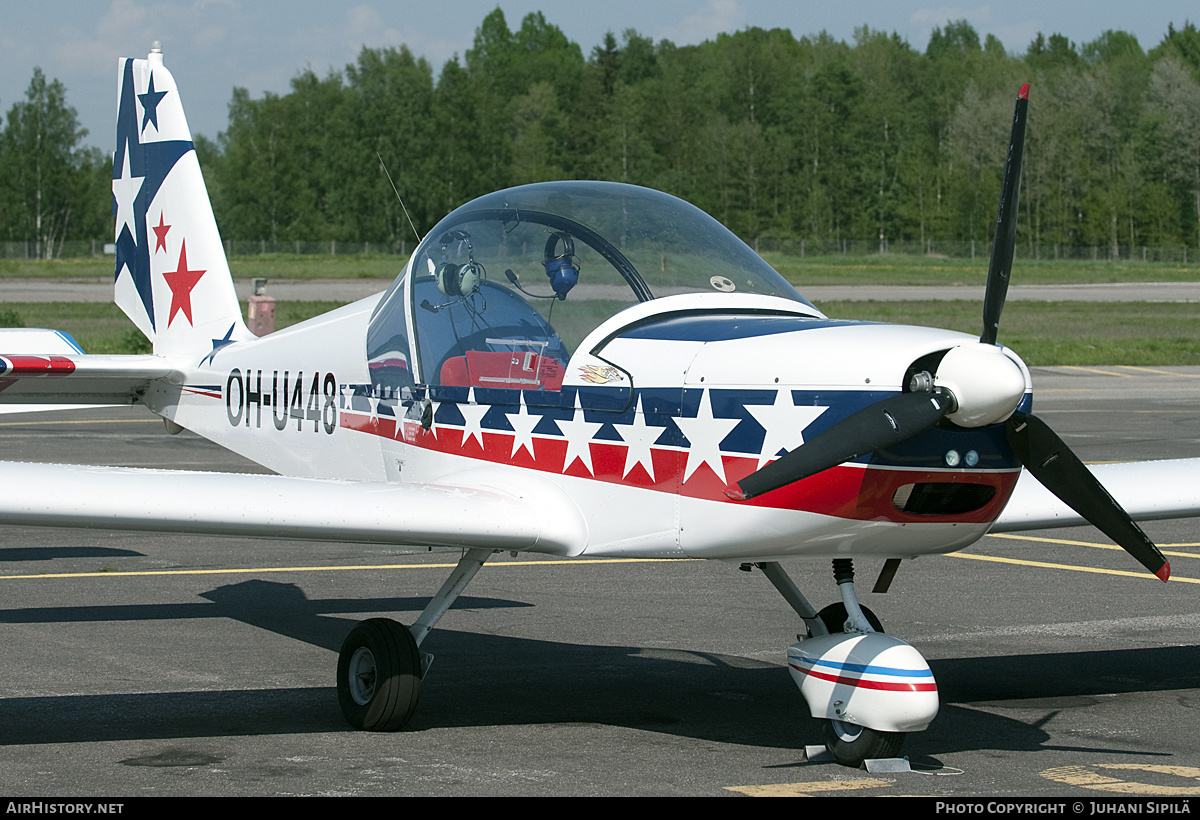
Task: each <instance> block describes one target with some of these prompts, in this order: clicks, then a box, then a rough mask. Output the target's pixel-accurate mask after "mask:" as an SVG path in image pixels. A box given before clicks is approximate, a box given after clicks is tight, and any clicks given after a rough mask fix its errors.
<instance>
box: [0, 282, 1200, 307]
mask: <svg viewBox="0 0 1200 820" xmlns="http://www.w3.org/2000/svg"><path fill="white" fill-rule="evenodd" d="M390 284H391V280H390V279H309V280H282V279H281V280H277V281H275V280H270V281H268V282H267V294H268V295H270V296H273V297H275V299H277V300H280V301H284V300H287V301H298V300H319V299H332V300H339V301H344V302H353V301H357V300H358V299H363V298H365V297H367V296H371V295H373V294H376V293H379V292H380V291H383V290H386V289H387V287H388V285H390ZM236 288H237V293H238V298H240V299H242V300H245V299H246V298H247V297H248V296H249V295H250V294H251V292H252V291H251V283H250V282H249V281H238V282H237V283H236ZM799 288H800V291H801V293H803V294H804V295H805V296H806V297H807V298H808V299H809V300H811V301H813V302H816V303H817V304H820V303H821V302H826V301H840V300H850V301H877V302H897V301H914V300H920V301H927V300H938V301H945V300H960V299H961V300H967V301H972V302H978V303H980V304H983V291H984V289H983V287H982V286H975V285H936V286H911V287H910V286H898V287H892V286H887V285H879V286H877V285H870V286H862V285H854V286H842V285H816V286H812V287H805V286H804V285H803V283H802V284H801V285H800V286H799ZM583 292H584V289H583V288H582V287H581V288H580V293H583ZM576 295H577V296H578V295H579V294H576ZM598 295H600V296H606V295H607V294H598ZM112 296H113V294H112V282H110V281H79V280H55V279H18V278H0V302H109V301H111V300H112ZM1007 299H1008V301H1013V302H1021V301H1033V302H1079V301H1082V302H1200V282H1133V283H1125V282H1118V283H1108V284H1090V285H1027V284H1013V285H1011V286H1010V287H1009V289H1008V296H1007Z"/></svg>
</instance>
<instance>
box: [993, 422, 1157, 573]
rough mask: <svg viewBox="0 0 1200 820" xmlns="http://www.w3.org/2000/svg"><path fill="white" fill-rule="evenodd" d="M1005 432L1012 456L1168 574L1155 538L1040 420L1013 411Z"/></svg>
mask: <svg viewBox="0 0 1200 820" xmlns="http://www.w3.org/2000/svg"><path fill="white" fill-rule="evenodd" d="M1006 433H1007V435H1008V444H1009V446H1010V447H1012V448H1013V451H1014V452H1015V453H1016V454H1017V458H1019V459H1020V460H1021V463H1022V464H1024V465H1025V469H1027V470H1029V472H1030V473H1032V474H1033V477H1034V478H1036V479H1037V480H1038V481H1040V482H1041V483H1042V486H1043V487H1045V488H1046V489H1047V490H1049V491H1050V492H1052V493H1054V495H1056V496H1058V499H1059V500H1060V501H1062V502H1063V503H1064V504H1066V505H1067V506H1068V507H1070V508H1071V509H1073V510H1074V511H1075V512H1077V513H1079V514H1080V515H1081V516H1083V517H1084V518H1086V519H1087V520H1088V522H1089V523H1091V524H1092V526H1094V527H1096V528H1097V529H1098V530H1100V531H1101V532H1102V533H1104V534H1105V535H1107V536H1108V537H1109V538H1111V539H1112V540H1113V541H1114V542H1116V543H1117V544H1119V545H1120V546H1122V547H1123V548H1124V549H1125V551H1126V552H1128V553H1129V554H1130V555H1132V556H1133V557H1134V558H1136V559H1137V560H1138V562H1139V563H1141V565H1142V566H1144V567H1145V568H1146V569H1148V570H1150V571H1151V572H1153V573H1154V574H1155V575H1156V576H1158V577H1159V578H1160V579H1162V580H1163V581H1166V580H1167V579H1168V578H1170V577H1171V565H1170V563H1168V562H1167V559H1166V558H1164V557H1163V554H1162V553H1161V552H1159V551H1158V547H1156V546H1154V542H1152V541H1151V540H1150V539H1149V538H1147V537H1146V533H1144V532H1142V528H1141V527H1139V526H1138V525H1137V524H1136V523H1135V522H1134V520H1133V519H1132V518H1130V517H1129V513H1127V512H1125V510H1124V509H1123V508H1122V507H1121V505H1120V504H1118V503H1117V502H1116V500H1115V499H1114V498H1113V497H1112V496H1111V495H1109V493H1108V490H1106V489H1104V485H1103V484H1101V483H1100V482H1099V481H1097V480H1096V477H1095V476H1094V475H1092V471H1091V470H1089V469H1088V468H1087V467H1086V466H1084V463H1083V462H1082V461H1080V460H1079V458H1078V457H1077V456H1076V455H1075V454H1074V453H1073V452H1071V448H1069V447H1068V446H1067V445H1066V444H1065V443H1064V442H1063V440H1062V439H1061V438H1059V437H1058V436H1057V435H1056V434H1055V432H1054V431H1053V430H1051V429H1050V427H1049V426H1048V425H1047V424H1046V423H1045V422H1044V421H1042V420H1041V419H1039V418H1037V417H1036V416H1027V415H1025V414H1024V413H1020V412H1017V413H1013V415H1012V416H1011V417H1010V418H1009V420H1008V422H1007V423H1006Z"/></svg>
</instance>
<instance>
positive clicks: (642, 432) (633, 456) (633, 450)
mask: <svg viewBox="0 0 1200 820" xmlns="http://www.w3.org/2000/svg"><path fill="white" fill-rule="evenodd" d="M613 427H615V428H617V432H618V433H619V434H620V435H621V439H622V440H623V441H624V442H625V443H626V444H628V445H629V449H627V450H626V451H625V472H623V473H622V474H621V478H625V477H626V476H628V475H629V471H630V470H632V469H633V468H634V467H635V466H636V465H638V464H641V465H642V467H644V468H645V469H646V472H647V473H648V474H649V475H650V480H651V481H654V480H655V478H654V456H653V454H652V453H651V452H650V445H652V444H653V443H654V442H655V441H656V440H657V439H658V437H659V436H660V435H662V431H663V430H664V429H666V428H665V427H658V426H653V427H652V426H650V425H648V424H646V415H645V414H644V413H643V412H642V397H641V396H638V403H637V410H636V411H635V412H634V414H633V424H614V425H613Z"/></svg>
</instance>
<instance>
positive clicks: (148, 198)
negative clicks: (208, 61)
mask: <svg viewBox="0 0 1200 820" xmlns="http://www.w3.org/2000/svg"><path fill="white" fill-rule="evenodd" d="M117 88H118V93H117V148H116V152H115V153H114V154H113V211H114V213H115V215H116V250H117V269H116V274H115V285H114V291H115V294H114V298H115V300H116V303H117V305H118V306H119V307H120V308H121V310H123V311H125V314H126V315H127V316H129V318H130V319H132V320H133V323H134V324H135V325H137V326H138V328H139V329H140V330H141V331H142V332H143V333H144V334H146V337H147V338H148V339H150V341H151V342H153V344H154V352H155V353H162V354H167V355H174V354H181V355H185V356H186V355H188V354H190V353H192V352H193V351H194V352H197V353H198V354H199V355H200V356H203V355H204V354H206V353H208V352H210V351H211V350H212V349H213V345H214V344H216V342H217V341H221V340H225V341H240V340H243V339H252V338H254V336H253V334H251V333H250V331H249V330H248V329H247V328H246V325H245V323H244V322H243V321H242V312H241V307H240V305H239V304H238V300H237V294H236V293H235V292H234V289H233V278H232V277H231V276H230V274H229V263H228V262H227V261H226V259H225V250H224V248H223V247H222V246H221V237H220V234H218V233H217V223H216V219H215V218H214V217H213V212H212V205H211V204H210V203H209V199H208V190H207V189H206V188H205V186H204V178H203V176H201V174H200V164H199V162H197V160H196V150H195V147H194V146H193V145H192V135H191V131H189V130H188V125H187V120H186V119H185V118H184V114H183V105H182V103H181V102H180V100H179V92H178V90H177V89H176V87H175V80H174V78H173V77H172V76H171V73H170V72H169V71H167V69H166V68H164V67H163V58H162V51H161V50H160V49H159V48H158V47H157V44H155V48H154V49H153V50H152V51H151V52H150V55H149V57H148V58H147V59H145V60H133V59H128V58H124V59H122V60H121V61H120V64H119V71H118V76H117Z"/></svg>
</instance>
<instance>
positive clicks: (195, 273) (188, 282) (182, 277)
mask: <svg viewBox="0 0 1200 820" xmlns="http://www.w3.org/2000/svg"><path fill="white" fill-rule="evenodd" d="M204 274H205V271H202V270H188V269H187V240H184V241H183V242H182V243H181V245H180V250H179V267H177V268H175V270H173V271H168V272H166V273H164V274H163V279H165V280H167V286H168V287H170V288H171V312H170V314H169V315H168V316H167V326H168V327H170V325H171V322H172V321H173V320H174V319H175V314H176V313H178V312H179V311H181V310H182V311H183V315H184V316H185V317H186V318H187V320H188V324H189V325H194V323H193V322H192V288H194V287H196V283H197V282H199V281H200V277H201V276H203V275H204Z"/></svg>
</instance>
